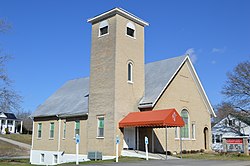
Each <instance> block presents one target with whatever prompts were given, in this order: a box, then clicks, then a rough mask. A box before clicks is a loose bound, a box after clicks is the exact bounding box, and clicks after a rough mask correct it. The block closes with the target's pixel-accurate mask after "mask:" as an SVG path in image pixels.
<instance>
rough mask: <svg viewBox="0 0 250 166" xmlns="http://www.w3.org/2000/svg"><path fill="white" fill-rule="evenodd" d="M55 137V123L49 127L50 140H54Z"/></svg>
mask: <svg viewBox="0 0 250 166" xmlns="http://www.w3.org/2000/svg"><path fill="white" fill-rule="evenodd" d="M52 124H53V125H54V128H53V137H51V136H52V135H51V131H52ZM54 137H55V122H50V125H49V139H54Z"/></svg>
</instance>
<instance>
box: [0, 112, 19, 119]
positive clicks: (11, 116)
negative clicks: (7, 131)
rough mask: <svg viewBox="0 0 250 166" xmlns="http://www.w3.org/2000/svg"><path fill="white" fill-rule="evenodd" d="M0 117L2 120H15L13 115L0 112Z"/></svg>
mask: <svg viewBox="0 0 250 166" xmlns="http://www.w3.org/2000/svg"><path fill="white" fill-rule="evenodd" d="M0 115H1V117H0V118H4V119H17V118H16V116H15V114H13V113H6V112H0Z"/></svg>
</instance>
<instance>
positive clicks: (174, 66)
mask: <svg viewBox="0 0 250 166" xmlns="http://www.w3.org/2000/svg"><path fill="white" fill-rule="evenodd" d="M185 58H186V55H183V56H179V57H175V58H170V59H165V60H161V61H157V62H152V63H148V64H146V65H145V93H144V97H143V98H142V99H141V101H140V103H139V108H143V107H148V106H149V105H150V106H151V105H152V104H153V103H154V102H156V100H157V99H158V98H159V95H160V94H161V93H162V91H163V90H164V89H165V87H166V85H168V84H169V83H170V81H171V80H172V78H173V77H174V75H175V73H176V72H177V71H178V68H180V66H181V65H182V63H183V61H184V59H185Z"/></svg>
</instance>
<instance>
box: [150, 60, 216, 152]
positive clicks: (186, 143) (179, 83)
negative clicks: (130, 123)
mask: <svg viewBox="0 0 250 166" xmlns="http://www.w3.org/2000/svg"><path fill="white" fill-rule="evenodd" d="M167 108H175V109H176V110H177V112H178V113H179V114H181V111H182V110H183V109H187V110H188V112H189V128H190V130H189V136H190V139H186V140H185V139H184V140H183V143H182V145H183V149H185V150H200V149H205V145H204V133H203V131H204V128H205V127H207V128H208V135H209V136H208V137H209V139H208V142H209V145H208V148H209V149H210V146H211V121H210V113H209V112H208V110H207V108H206V106H205V104H204V102H203V99H202V97H201V94H200V92H199V90H198V88H197V86H196V83H195V81H194V79H193V77H192V74H191V72H190V67H189V65H188V63H187V62H186V63H185V64H184V66H183V67H182V68H181V70H180V71H179V72H178V74H177V75H176V77H175V78H174V79H173V81H172V82H171V84H170V85H169V87H168V88H167V89H166V91H165V92H164V93H163V95H162V96H161V98H160V99H159V101H158V102H157V103H156V105H155V107H154V110H161V109H167ZM192 123H194V124H195V126H196V129H195V134H196V135H195V139H191V132H192V130H191V124H192ZM154 132H155V135H156V137H157V139H158V140H159V141H160V142H161V145H162V147H158V149H159V150H160V149H161V148H163V149H164V150H165V129H154ZM178 134H179V133H178ZM155 147H156V151H157V146H155ZM168 150H170V151H177V152H179V151H180V141H179V139H175V130H174V128H169V129H168Z"/></svg>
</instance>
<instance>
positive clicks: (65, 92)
mask: <svg viewBox="0 0 250 166" xmlns="http://www.w3.org/2000/svg"><path fill="white" fill-rule="evenodd" d="M185 58H186V56H185V55H184V56H179V57H175V58H171V59H166V60H162V61H157V62H152V63H148V64H146V65H145V95H144V97H143V98H142V99H141V101H140V103H139V107H142V106H145V105H148V104H149V105H150V104H152V103H154V102H155V101H156V100H157V98H158V96H159V95H160V94H161V92H162V91H163V89H164V87H165V86H166V84H167V83H168V82H169V81H170V80H171V78H172V76H173V75H174V74H175V72H176V71H177V70H178V68H179V67H180V65H181V64H182V62H183V61H184V59H185ZM88 95H89V77H86V78H79V79H75V80H70V81H68V82H66V83H65V84H64V85H63V86H62V87H61V88H60V89H59V90H57V91H56V92H55V93H54V94H53V95H52V96H50V97H49V98H48V99H47V100H46V101H45V102H44V103H43V104H42V105H40V106H39V107H38V108H37V109H36V111H35V112H33V113H32V115H31V117H43V116H55V115H59V116H72V115H82V114H86V113H88Z"/></svg>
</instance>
